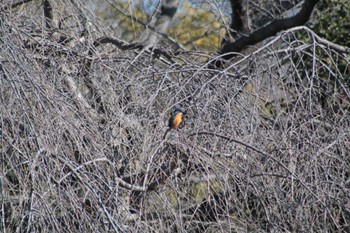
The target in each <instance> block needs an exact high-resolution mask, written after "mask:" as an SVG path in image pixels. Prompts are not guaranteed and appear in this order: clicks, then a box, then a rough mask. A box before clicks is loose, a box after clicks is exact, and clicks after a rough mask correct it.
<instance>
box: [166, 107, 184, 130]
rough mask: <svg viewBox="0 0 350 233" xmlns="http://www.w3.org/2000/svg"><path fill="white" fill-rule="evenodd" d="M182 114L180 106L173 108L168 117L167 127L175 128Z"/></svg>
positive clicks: (180, 120)
mask: <svg viewBox="0 0 350 233" xmlns="http://www.w3.org/2000/svg"><path fill="white" fill-rule="evenodd" d="M183 115H184V111H183V110H182V109H181V108H175V110H174V112H173V114H172V115H171V117H170V118H169V124H168V126H169V128H170V129H175V128H177V127H178V126H179V125H180V124H181V122H182V118H183Z"/></svg>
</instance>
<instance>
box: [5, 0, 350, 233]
mask: <svg viewBox="0 0 350 233" xmlns="http://www.w3.org/2000/svg"><path fill="white" fill-rule="evenodd" d="M50 3H51V4H55V5H54V6H52V9H53V10H54V11H55V10H56V11H57V9H64V10H62V11H60V12H59V13H60V14H56V15H58V16H59V17H61V18H59V19H56V20H57V21H56V23H55V22H54V20H52V24H45V23H43V22H48V21H49V22H51V18H50V17H49V15H50V14H48V15H46V14H45V15H46V19H45V17H44V16H43V17H36V16H35V15H37V14H39V13H38V12H40V14H42V13H41V12H42V6H41V5H37V6H36V5H35V4H33V5H31V6H29V5H24V8H23V10H18V9H5V8H4V9H5V10H3V11H2V13H1V23H0V25H1V29H0V30H1V32H2V33H1V38H0V45H1V53H0V57H1V63H0V68H1V69H0V72H1V79H0V82H1V85H0V89H1V90H0V93H1V103H0V109H1V111H0V113H1V116H0V117H1V131H0V133H1V151H2V156H1V177H0V178H1V200H2V210H1V227H2V229H3V231H4V232H6V231H16V232H25V231H27V232H30V231H33V232H35V231H37V232H49V231H55V232H60V231H63V232H66V231H67V232H109V231H112V232H113V231H114V232H127V231H130V232H152V231H159V232H174V231H179V232H187V231H193V232H196V231H204V230H207V231H222V232H228V231H232V232H247V231H248V232H252V231H256V232H260V231H261V232H264V231H269V232H270V231H275V232H281V231H293V232H311V231H315V232H320V231H328V230H330V231H342V230H343V231H346V230H349V219H350V192H349V188H350V176H349V171H350V157H349V150H350V137H349V134H350V131H349V125H350V119H349V100H350V98H349V97H350V92H349V86H350V85H349V63H348V60H347V59H346V57H345V56H344V55H343V54H342V53H341V52H340V51H339V50H337V49H336V48H335V47H334V46H333V47H332V46H329V45H327V44H326V41H323V40H322V41H320V40H318V39H317V37H315V35H314V33H313V32H312V31H310V30H309V29H307V28H304V27H300V28H294V29H292V30H289V31H286V32H284V33H282V34H281V35H279V36H277V37H276V38H274V39H273V40H272V41H270V42H269V43H268V44H266V45H265V46H264V47H262V48H260V49H258V50H256V51H255V52H253V53H252V54H250V55H249V56H243V55H238V56H237V57H236V58H235V59H234V60H233V61H232V62H231V63H230V64H228V65H227V67H226V68H225V69H221V70H214V69H208V68H207V64H209V63H210V62H211V61H208V63H207V64H204V63H200V62H196V61H198V60H199V59H198V57H199V56H201V54H190V53H187V54H180V55H179V54H175V53H172V52H171V51H168V50H167V49H166V48H159V47H158V48H154V50H153V53H152V49H150V50H142V46H141V45H137V44H134V45H133V44H128V43H126V42H122V41H119V40H118V39H116V38H114V40H113V39H112V38H107V37H105V38H107V39H105V40H103V41H102V40H98V38H102V37H103V36H105V35H104V28H98V27H97V25H98V24H97V22H95V21H94V19H93V18H87V14H86V13H84V12H85V11H86V9H85V8H84V3H82V2H77V3H76V2H74V1H65V0H61V1H56V2H55V3H53V2H50ZM73 3H74V4H73ZM63 6H64V8H62V7H63ZM60 7H61V8H60ZM14 12H16V14H15V13H14ZM17 13H18V14H17ZM73 16H74V17H75V16H77V20H76V21H72V22H71V24H69V23H68V24H67V25H66V27H65V28H66V30H67V32H64V31H63V30H58V29H61V28H60V27H58V26H57V25H60V24H59V23H63V22H68V21H66V20H65V19H68V18H69V17H73ZM78 16H79V17H78ZM84 17H85V18H84ZM44 19H45V20H44ZM86 21H90V22H92V23H91V24H90V25H89V27H88V26H87V25H88V24H87V23H86ZM73 22H74V23H73ZM72 24H73V25H72ZM52 25H56V26H57V28H55V26H52ZM77 25H78V26H77ZM50 27H51V28H50ZM55 29H57V30H58V31H57V30H55ZM83 37H84V38H85V41H83V40H82V38H83ZM94 42H95V43H94ZM140 51H141V52H140ZM170 57H171V59H170ZM212 59H215V58H212ZM340 63H342V64H344V66H343V67H338V66H337V65H336V64H340ZM175 105H181V106H182V107H184V108H185V109H186V112H187V114H186V117H185V122H184V124H183V126H182V127H180V129H177V130H172V131H171V132H170V133H169V135H168V136H167V138H166V139H165V140H163V139H162V138H163V134H164V132H165V130H166V123H165V122H166V120H167V117H168V116H169V113H170V111H171V109H172V108H173V107H174V106H175Z"/></svg>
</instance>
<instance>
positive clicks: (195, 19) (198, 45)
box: [169, 4, 224, 51]
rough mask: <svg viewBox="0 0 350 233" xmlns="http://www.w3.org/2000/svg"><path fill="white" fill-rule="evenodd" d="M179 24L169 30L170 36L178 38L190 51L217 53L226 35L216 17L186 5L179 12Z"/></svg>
mask: <svg viewBox="0 0 350 233" xmlns="http://www.w3.org/2000/svg"><path fill="white" fill-rule="evenodd" d="M177 19H178V20H177V22H176V23H175V25H174V26H173V27H172V28H170V29H169V34H170V36H172V37H174V38H176V39H177V40H178V41H179V42H180V43H181V44H183V45H184V46H185V47H187V48H188V49H195V50H201V51H217V50H218V48H219V47H220V44H221V38H222V36H223V35H224V30H223V29H222V25H221V23H220V22H219V21H218V20H217V19H216V16H215V15H214V14H213V13H212V12H210V11H207V10H206V9H205V6H203V9H199V8H195V7H193V6H191V5H189V4H184V5H183V6H182V9H181V10H179V11H178V16H177Z"/></svg>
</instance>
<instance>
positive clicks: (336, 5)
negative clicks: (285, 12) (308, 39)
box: [311, 0, 350, 47]
mask: <svg viewBox="0 0 350 233" xmlns="http://www.w3.org/2000/svg"><path fill="white" fill-rule="evenodd" d="M316 20H317V23H316V24H314V25H312V26H311V28H312V29H313V30H314V31H315V32H316V33H317V34H319V35H320V36H321V37H323V38H326V39H327V40H330V41H332V42H334V43H337V44H341V45H344V46H347V47H350V33H349V32H350V1H344V0H324V1H322V2H320V4H319V6H318V9H317V11H316Z"/></svg>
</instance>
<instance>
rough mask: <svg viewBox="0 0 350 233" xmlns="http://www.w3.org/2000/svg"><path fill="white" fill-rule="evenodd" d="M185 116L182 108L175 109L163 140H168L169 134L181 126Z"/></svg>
mask: <svg viewBox="0 0 350 233" xmlns="http://www.w3.org/2000/svg"><path fill="white" fill-rule="evenodd" d="M184 114H185V112H184V110H182V109H181V108H175V110H174V112H173V114H171V116H170V118H169V122H168V127H169V128H168V129H167V130H166V131H165V133H164V136H163V140H164V139H165V138H166V135H167V134H168V132H169V131H170V130H171V129H175V128H177V127H179V125H180V124H181V122H182V119H183V116H184Z"/></svg>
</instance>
